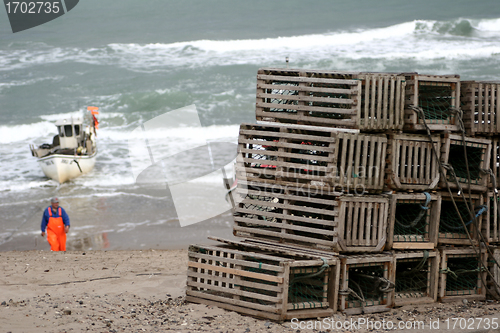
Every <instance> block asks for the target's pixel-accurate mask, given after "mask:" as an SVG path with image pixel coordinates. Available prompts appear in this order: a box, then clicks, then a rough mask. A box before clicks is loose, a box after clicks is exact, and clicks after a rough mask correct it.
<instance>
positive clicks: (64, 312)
mask: <svg viewBox="0 0 500 333" xmlns="http://www.w3.org/2000/svg"><path fill="white" fill-rule="evenodd" d="M63 314H65V315H70V314H71V310H70V309H64V310H63Z"/></svg>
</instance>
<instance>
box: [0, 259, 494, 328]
mask: <svg viewBox="0 0 500 333" xmlns="http://www.w3.org/2000/svg"><path fill="white" fill-rule="evenodd" d="M0 262H1V263H2V264H1V265H2V268H3V269H2V270H1V272H0V304H1V305H0V327H1V328H2V330H3V331H5V332H9V331H10V332H69V331H73V332H79V331H83V330H88V331H92V332H126V331H127V332H128V331H147V332H165V331H175V332H179V331H184V332H192V331H203V332H205V331H208V332H270V331H271V332H297V331H298V330H300V331H311V330H309V329H307V325H311V324H307V323H308V322H309V321H310V322H311V323H315V322H321V319H320V320H318V321H315V320H314V319H311V320H305V321H303V324H302V327H300V328H299V327H297V325H298V324H297V323H295V324H294V323H292V322H290V321H289V322H284V323H281V324H279V323H275V322H270V321H267V320H261V319H255V318H252V317H247V316H242V315H240V314H237V313H235V312H231V311H226V310H223V309H220V308H217V307H213V306H206V305H201V304H192V303H186V302H185V288H186V287H185V286H186V271H187V262H188V257H187V250H186V249H183V250H135V251H134V250H132V251H131V250H111V251H106V250H105V251H68V252H58V253H54V252H50V251H6V252H0ZM454 317H456V318H465V319H467V320H469V318H490V319H491V318H498V319H497V321H498V322H499V324H500V302H498V301H485V302H472V301H469V302H466V303H463V302H454V303H433V304H423V305H413V306H404V307H401V308H395V309H391V310H390V311H389V312H385V313H375V314H365V315H361V316H345V315H342V314H340V313H337V314H334V316H333V317H332V318H331V320H336V321H346V320H347V321H349V320H360V319H361V320H362V319H363V318H364V319H365V320H368V321H370V320H371V321H381V320H384V321H386V322H388V321H393V322H394V323H397V322H399V321H404V322H411V321H424V322H425V323H427V322H429V319H430V318H432V319H433V320H434V321H435V320H437V319H439V320H440V323H441V327H440V328H439V329H433V330H432V331H435V332H446V331H448V330H446V329H445V327H444V323H445V320H446V319H447V318H454ZM301 328H304V330H303V329H301ZM317 331H320V330H317ZM331 331H334V332H348V331H350V332H373V331H380V332H382V331H384V330H383V329H382V330H376V329H375V330H370V329H365V328H362V327H357V329H356V330H349V329H333V330H331ZM396 331H397V330H396ZM405 331H408V330H405ZM411 331H414V332H420V331H421V332H426V331H428V329H425V330H415V329H412V330H411ZM449 331H451V330H449ZM467 331H468V332H476V331H477V332H500V329H498V330H467Z"/></svg>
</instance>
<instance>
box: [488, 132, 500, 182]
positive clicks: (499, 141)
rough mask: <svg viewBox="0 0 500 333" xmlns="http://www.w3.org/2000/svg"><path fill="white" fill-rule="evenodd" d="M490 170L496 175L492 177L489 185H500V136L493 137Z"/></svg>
mask: <svg viewBox="0 0 500 333" xmlns="http://www.w3.org/2000/svg"><path fill="white" fill-rule="evenodd" d="M490 170H491V171H492V173H493V175H494V176H495V177H494V179H493V177H492V178H490V183H489V186H490V187H492V188H499V187H500V137H499V136H494V137H491V150H490Z"/></svg>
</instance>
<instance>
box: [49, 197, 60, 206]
mask: <svg viewBox="0 0 500 333" xmlns="http://www.w3.org/2000/svg"><path fill="white" fill-rule="evenodd" d="M50 204H51V205H52V208H54V209H57V207H59V199H57V198H56V197H54V198H52V199H50Z"/></svg>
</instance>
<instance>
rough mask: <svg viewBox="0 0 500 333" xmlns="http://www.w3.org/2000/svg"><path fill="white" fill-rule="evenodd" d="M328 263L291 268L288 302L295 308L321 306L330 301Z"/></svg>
mask: <svg viewBox="0 0 500 333" xmlns="http://www.w3.org/2000/svg"><path fill="white" fill-rule="evenodd" d="M328 272H329V269H328V265H326V264H325V265H323V266H321V267H294V268H291V270H290V279H289V281H290V282H289V283H290V284H289V287H288V304H291V305H293V309H304V308H319V307H324V306H326V304H325V303H327V302H328Z"/></svg>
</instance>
